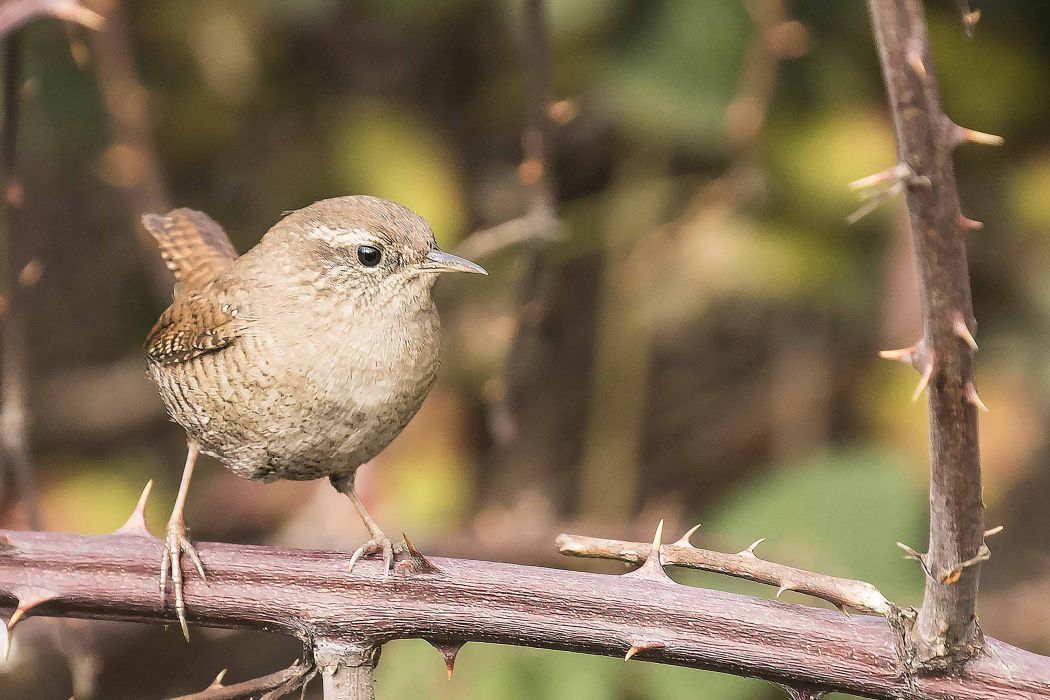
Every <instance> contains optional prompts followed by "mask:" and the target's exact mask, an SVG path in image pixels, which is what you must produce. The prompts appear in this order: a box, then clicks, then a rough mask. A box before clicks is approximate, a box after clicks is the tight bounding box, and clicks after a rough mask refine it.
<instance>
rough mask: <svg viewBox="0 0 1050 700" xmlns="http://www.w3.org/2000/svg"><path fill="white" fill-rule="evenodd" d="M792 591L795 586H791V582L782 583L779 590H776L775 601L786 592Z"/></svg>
mask: <svg viewBox="0 0 1050 700" xmlns="http://www.w3.org/2000/svg"><path fill="white" fill-rule="evenodd" d="M793 590H795V584H793V583H792V582H791V581H784V582H783V583H782V584H780V588H778V589H777V595H776V597H777V600H779V599H780V596H782V595H783V594H784V593H786V592H787V591H793Z"/></svg>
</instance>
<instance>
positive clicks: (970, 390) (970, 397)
mask: <svg viewBox="0 0 1050 700" xmlns="http://www.w3.org/2000/svg"><path fill="white" fill-rule="evenodd" d="M966 400H967V401H968V402H969V403H970V404H971V405H973V406H976V407H977V408H979V409H981V410H982V411H984V412H985V413H987V412H988V407H987V406H985V405H984V401H981V397H980V396H978V395H977V387H975V386H974V385H973V382H972V381H970V382H966Z"/></svg>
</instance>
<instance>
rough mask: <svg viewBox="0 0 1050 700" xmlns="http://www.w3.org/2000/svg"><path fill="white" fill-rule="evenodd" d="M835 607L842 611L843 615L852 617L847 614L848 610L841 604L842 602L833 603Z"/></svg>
mask: <svg viewBox="0 0 1050 700" xmlns="http://www.w3.org/2000/svg"><path fill="white" fill-rule="evenodd" d="M835 607H836V608H838V609H839V612H840V613H842V614H843V615H845V616H846V617H853V616H852V615H850V614H849V610H847V609H846V606H845V605H843V604H842V603H835Z"/></svg>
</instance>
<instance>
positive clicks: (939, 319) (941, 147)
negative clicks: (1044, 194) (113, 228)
mask: <svg viewBox="0 0 1050 700" xmlns="http://www.w3.org/2000/svg"><path fill="white" fill-rule="evenodd" d="M868 5H869V8H870V10H871V18H872V26H873V31H874V34H875V40H876V44H877V45H878V53H879V61H880V63H881V66H882V73H883V77H884V78H885V82H886V92H887V94H888V96H889V101H890V108H891V111H892V113H893V122H894V128H895V130H896V134H897V147H898V158H899V161H900V163H901V164H902V165H904V166H906V170H905V172H906V173H907V174H906V175H905V176H904V184H905V191H906V193H907V204H908V211H909V212H910V219H911V229H912V237H913V240H914V244H915V252H916V258H917V260H918V266H919V277H920V280H921V294H922V317H923V343H924V345H925V347H926V348H927V349H928V350H929V351H930V353H929V355H930V360H929V362H932V363H933V366H932V374H931V375H930V382H929V387H928V390H929V423H930V545H929V554H928V555H927V557H926V560H925V563H926V568H927V571H928V574H929V575H928V576H927V579H926V590H925V595H924V597H923V604H922V609H921V610H920V611H919V614H918V617H917V619H916V621H915V625H914V627H913V629H912V630H911V631H910V632H909V635H908V637H909V638H908V640H907V647H908V656H909V658H908V659H907V661H908V663H909V665H910V666H912V667H913V668H914V669H917V670H944V669H948V670H950V669H956V668H958V667H959V666H961V665H962V663H964V662H965V661H966V660H967V659H969V658H971V657H972V656H974V655H975V654H976V653H977V652H978V651H979V650H980V646H981V640H980V633H979V630H978V628H977V624H976V616H975V612H974V609H975V605H976V599H977V582H978V573H979V563H978V562H979V560H980V558H981V557H980V556H979V552H981V551H982V547H983V543H984V540H983V516H984V514H983V508H984V505H983V503H982V500H981V469H980V454H979V451H978V442H977V405H976V404H978V402H979V400H975V399H976V392H974V390H973V351H972V350H971V349H970V347H969V346H968V345H967V343H966V342H965V340H964V338H963V337H962V335H964V334H961V333H960V332H959V330H958V328H959V325H958V324H959V321H958V320H959V319H961V320H962V322H963V323H965V325H966V326H967V328H968V329H972V328H973V327H974V321H973V309H972V305H971V299H970V278H969V272H968V269H967V262H966V241H965V236H966V232H965V231H964V230H963V227H962V226H961V225H960V221H961V218H960V210H959V194H958V191H957V190H956V185H955V173H954V170H953V166H952V149H953V147H954V145H955V144H956V143H957V141H958V139H957V138H956V134H957V133H958V127H956V126H955V124H953V123H952V122H951V121H950V120H949V119H948V118H947V117H946V116H945V114H944V112H943V110H942V108H941V102H940V94H939V90H938V86H937V79H936V77H935V75H934V69H933V61H932V59H931V55H930V48H929V38H928V35H927V30H926V17H925V13H924V10H923V5H922V2H921V0H869V2H868Z"/></svg>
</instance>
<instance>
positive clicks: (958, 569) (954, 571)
mask: <svg viewBox="0 0 1050 700" xmlns="http://www.w3.org/2000/svg"><path fill="white" fill-rule="evenodd" d="M991 558H992V550H990V549H988V545H986V544H984V543H983V542H982V543H981V546H980V547H979V548H978V549H977V554H975V555H974V556H972V557H970V558H969V559H967V560H966V561H964V562H962V563H959V564H956V565H955V566H953V567H952V568H951V569H949V570H948V571H946V572H945V573H943V574H942V575H941V576H939V577H938V578H937V580H938V581H940V582H941V583H943V584H944V585H945V586H950V585H952V584H953V583H955V582H956V581H958V580H959V579H960V578H962V573H963V571H965V570H966V569H968V568H970V567H971V566H976V565H977V564H980V563H981V562H982V561H988V560H989V559H991Z"/></svg>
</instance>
